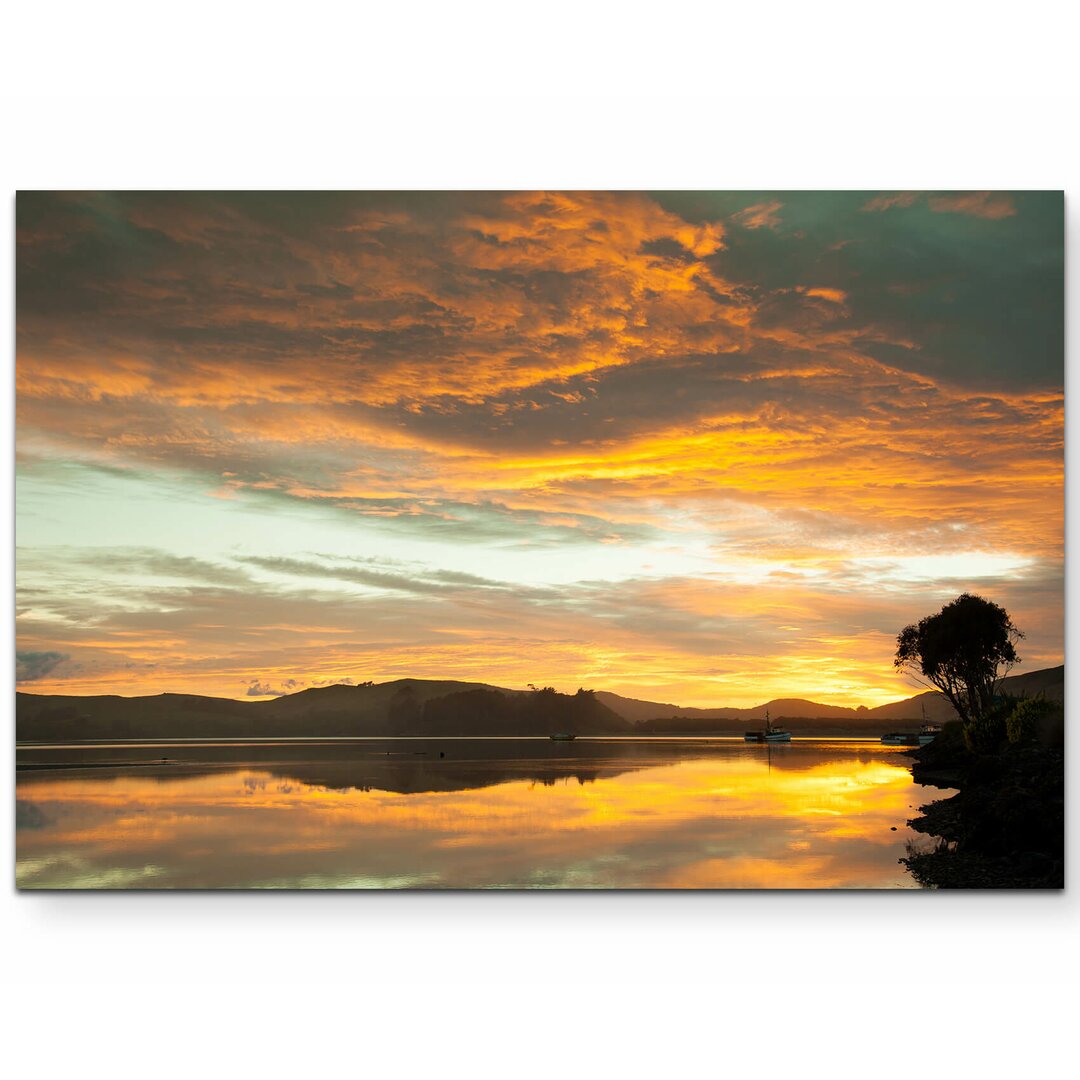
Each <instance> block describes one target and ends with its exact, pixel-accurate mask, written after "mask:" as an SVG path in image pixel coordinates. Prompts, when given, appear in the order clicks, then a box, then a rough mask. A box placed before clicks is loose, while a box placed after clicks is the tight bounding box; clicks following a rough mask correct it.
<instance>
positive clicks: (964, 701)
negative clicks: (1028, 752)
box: [893, 593, 1024, 726]
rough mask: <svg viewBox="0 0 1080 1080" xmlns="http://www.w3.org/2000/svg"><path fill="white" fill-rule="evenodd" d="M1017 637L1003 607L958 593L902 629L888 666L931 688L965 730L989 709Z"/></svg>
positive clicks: (1010, 662)
mask: <svg viewBox="0 0 1080 1080" xmlns="http://www.w3.org/2000/svg"><path fill="white" fill-rule="evenodd" d="M1023 636H1024V635H1023V632H1022V631H1020V630H1018V629H1017V628H1016V627H1015V626H1013V623H1012V620H1011V619H1010V618H1009V613H1008V612H1007V611H1006V610H1005V609H1004V608H1003V607H999V606H998V605H997V604H993V603H991V602H990V601H989V600H984V599H983V598H982V597H981V596H973V595H972V594H971V593H964V594H963V595H962V596H958V597H957V598H956V599H955V600H953V601H952V602H951V603H949V604H946V605H945V606H944V607H943V608H942V609H941V611H939V612H938V613H937V614H936V615H928V616H927V617H926V618H925V619H922V620H920V621H919V623H918V624H913V625H911V626H905V627H904V629H903V630H901V631H900V633H899V634H898V635H897V638H896V659H895V660H894V661H893V662H894V664H895V666H896V667H898V668H907V669H908V670H910V671H914V672H918V674H920V675H922V676H923V678H925V679H927V680H928V681H929V682H930V683H931V684H932V685H934V686H936V687H937V688H938V689H939V690H940V691H941V692H942V693H943V694H944V695H945V696H946V697H947V698H948V699H949V701H951V702H952V704H953V708H954V709H956V711H957V713H958V714H959V716H960V719H961V720H963V721H964V724H965V726H968V725H971V724H973V723H975V722H976V721H978V720H980V719H982V718H983V717H984V716H986V715H987V714H988V713H989V712H990V711H991V709H992V708H993V707H994V695H995V693H996V691H997V684H998V682H999V680H1000V679H1001V678H1002V677H1003V676H1004V675H1005V673H1006V672H1007V671H1008V670H1009V668H1011V667H1012V666H1013V664H1016V663H1018V662H1019V659H1020V657H1019V656H1017V655H1016V642H1017V641H1019V640H1020V639H1021V638H1022V637H1023Z"/></svg>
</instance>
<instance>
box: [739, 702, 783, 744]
mask: <svg viewBox="0 0 1080 1080" xmlns="http://www.w3.org/2000/svg"><path fill="white" fill-rule="evenodd" d="M743 742H766V743H777V742H791V732H790V731H788V730H787V728H784V727H781V726H780V725H779V724H774V723H773V722H772V721H771V720H770V719H769V710H768V709H766V710H765V726H764V727H763V728H762V729H761V730H760V731H747V732H746V733H745V734H744V735H743Z"/></svg>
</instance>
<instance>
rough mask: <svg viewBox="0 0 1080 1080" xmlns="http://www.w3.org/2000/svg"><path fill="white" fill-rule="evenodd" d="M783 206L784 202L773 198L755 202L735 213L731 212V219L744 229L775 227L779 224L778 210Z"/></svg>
mask: <svg viewBox="0 0 1080 1080" xmlns="http://www.w3.org/2000/svg"><path fill="white" fill-rule="evenodd" d="M783 208H784V204H783V203H782V202H777V201H775V200H774V201H772V202H763V203H755V204H754V205H753V206H748V207H747V208H746V209H745V210H740V211H739V212H738V213H737V214H732V215H731V220H732V221H734V222H737V223H738V224H739V225H741V226H742V227H743V228H744V229H775V228H776V226H777V225H779V224H780V211H781V210H783Z"/></svg>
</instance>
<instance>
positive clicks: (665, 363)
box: [16, 191, 1064, 706]
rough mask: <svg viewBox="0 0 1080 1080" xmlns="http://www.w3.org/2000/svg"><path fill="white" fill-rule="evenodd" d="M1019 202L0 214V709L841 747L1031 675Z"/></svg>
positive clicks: (195, 201) (175, 205)
mask: <svg viewBox="0 0 1080 1080" xmlns="http://www.w3.org/2000/svg"><path fill="white" fill-rule="evenodd" d="M1063 212H1064V206H1063V197H1062V195H1061V193H1060V192H850V191H849V192H688V191H680V192H653V193H638V192H569V193H566V192H563V193H559V192H556V193H538V192H510V193H498V192H482V193H475V192H451V193H435V192H407V193H401V192H398V193H373V192H361V193H335V192H313V193H292V194H290V193H270V192H266V193H235V192H234V193H167V192H158V193H101V192H99V193H21V194H20V195H19V196H18V198H17V201H16V225H17V251H16V289H17V292H16V310H17V328H16V593H17V609H16V616H17V617H16V650H17V651H16V678H17V681H18V687H19V689H20V690H23V691H29V692H33V693H53V694H89V693H117V694H125V695H132V694H152V693H160V692H162V691H168V692H184V693H205V694H214V695H219V696H226V697H234V698H256V697H266V696H271V695H278V694H282V693H290V692H294V691H296V690H301V689H305V688H308V687H312V686H321V685H328V684H332V683H341V682H354V683H359V682H363V681H366V680H369V679H371V680H374V681H376V682H381V681H384V680H387V679H395V678H403V677H415V678H440V679H441V678H454V679H468V680H477V681H483V682H489V683H495V684H497V685H502V686H510V687H518V688H521V687H525V686H526V685H528V684H529V683H533V684H536V685H552V686H555V687H556V688H557V689H559V690H563V691H570V692H572V691H574V690H576V689H577V688H578V687H581V686H584V687H588V688H593V689H605V690H612V691H615V692H617V693H621V694H626V695H628V696H632V697H641V698H649V699H653V700H660V701H665V702H674V703H677V704H680V705H698V706H708V705H754V704H758V703H760V702H763V701H766V700H768V699H770V698H773V697H778V696H785V697H787V696H799V697H807V698H811V699H813V700H817V701H821V702H826V703H830V704H843V705H868V706H873V705H878V704H883V703H885V702H887V701H892V700H896V699H898V698H902V697H907V696H909V695H910V694H912V693H915V692H917V691H918V690H920V689H922V687H920V686H917V685H915V684H913V682H912V680H911V678H910V676H907V675H904V674H901V673H898V672H896V671H895V670H894V668H893V665H892V658H893V654H894V652H895V646H896V635H897V633H898V632H899V631H900V629H901V628H902V627H903V626H904V625H906V624H907V623H910V622H912V621H916V620H917V619H919V618H921V617H922V616H924V615H927V614H931V613H933V612H935V611H937V610H939V609H940V608H941V606H942V605H943V604H944V603H946V602H948V601H949V600H951V599H953V598H954V597H955V596H957V595H958V594H959V593H961V592H965V591H970V592H976V593H978V594H979V595H982V596H985V597H986V598H988V599H991V600H993V601H995V602H997V603H999V604H1002V605H1004V606H1005V607H1006V608H1007V609H1008V611H1009V612H1010V614H1011V615H1012V617H1013V621H1014V622H1015V623H1016V624H1017V625H1018V626H1019V627H1020V628H1021V629H1022V630H1023V631H1024V632H1025V634H1026V638H1025V640H1024V641H1023V642H1022V644H1021V647H1020V649H1019V652H1020V655H1021V657H1022V658H1023V663H1022V664H1021V665H1019V666H1018V668H1017V669H1016V670H1017V671H1026V670H1035V669H1037V668H1040V667H1047V666H1050V665H1054V664H1059V663H1061V662H1062V655H1063V631H1064V594H1063V582H1064V546H1063V545H1064V532H1063V524H1064V519H1063V512H1064V488H1063V468H1064V459H1063V442H1064V411H1063V404H1064V402H1063V387H1064V294H1063V286H1064V233H1063Z"/></svg>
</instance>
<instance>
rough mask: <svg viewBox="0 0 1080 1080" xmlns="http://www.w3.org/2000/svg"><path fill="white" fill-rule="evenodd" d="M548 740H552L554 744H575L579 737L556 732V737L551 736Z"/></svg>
mask: <svg viewBox="0 0 1080 1080" xmlns="http://www.w3.org/2000/svg"><path fill="white" fill-rule="evenodd" d="M548 738H549V739H551V740H552V742H573V741H574V740H575V739H576V738H577V736H576V735H570V734H568V733H567V732H565V731H556V732H555V734H554V735H549V736H548Z"/></svg>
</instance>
